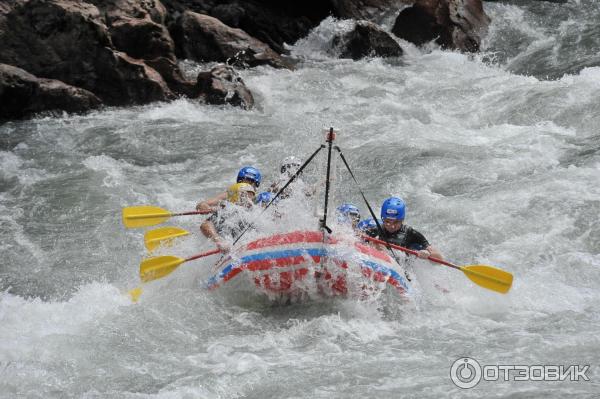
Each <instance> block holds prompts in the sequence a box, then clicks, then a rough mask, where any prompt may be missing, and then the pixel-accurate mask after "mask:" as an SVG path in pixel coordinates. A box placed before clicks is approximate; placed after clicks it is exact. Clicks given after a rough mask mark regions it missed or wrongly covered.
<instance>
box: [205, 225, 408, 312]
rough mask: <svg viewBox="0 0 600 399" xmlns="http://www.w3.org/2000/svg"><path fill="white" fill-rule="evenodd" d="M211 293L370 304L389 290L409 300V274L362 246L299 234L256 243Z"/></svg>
mask: <svg viewBox="0 0 600 399" xmlns="http://www.w3.org/2000/svg"><path fill="white" fill-rule="evenodd" d="M216 270H217V273H216V274H215V275H214V276H212V277H211V278H210V279H209V280H208V289H210V290H219V291H224V292H227V295H228V296H229V295H235V296H236V297H238V298H244V299H253V298H256V297H263V298H264V297H266V298H268V299H270V300H281V299H282V298H283V299H285V300H291V301H293V302H295V301H298V300H303V299H307V298H316V297H338V296H339V297H351V298H360V299H366V298H370V297H374V296H378V295H379V294H381V293H382V292H384V291H391V292H393V293H394V294H395V295H399V296H405V295H406V293H407V291H408V290H409V284H408V281H407V279H406V278H405V275H404V270H402V269H401V268H400V266H399V265H398V264H397V263H396V262H394V260H393V259H392V258H391V257H390V256H389V255H388V254H387V253H385V252H383V251H380V250H377V249H376V248H373V247H371V246H369V245H366V244H364V243H361V242H354V241H349V240H347V239H346V240H340V239H336V238H335V237H331V236H329V237H327V238H326V239H325V242H324V240H323V233H322V232H321V231H294V232H291V233H285V234H277V235H273V236H269V237H265V238H261V239H258V240H255V241H252V242H250V243H248V244H246V245H244V246H243V247H242V248H241V249H239V250H236V251H235V252H234V253H232V254H231V255H230V256H228V257H226V258H225V259H223V260H222V261H221V262H219V263H218V264H217V265H216Z"/></svg>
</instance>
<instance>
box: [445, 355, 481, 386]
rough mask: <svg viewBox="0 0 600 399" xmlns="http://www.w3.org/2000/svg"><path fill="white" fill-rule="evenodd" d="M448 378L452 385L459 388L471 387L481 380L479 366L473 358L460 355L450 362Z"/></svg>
mask: <svg viewBox="0 0 600 399" xmlns="http://www.w3.org/2000/svg"><path fill="white" fill-rule="evenodd" d="M450 378H451V379H452V382H453V383H454V385H456V386H457V387H459V388H462V389H469V388H473V387H474V386H475V385H477V384H479V381H481V366H480V365H479V362H477V360H475V359H471V358H470V357H461V358H460V359H457V360H456V361H455V362H454V363H452V367H450Z"/></svg>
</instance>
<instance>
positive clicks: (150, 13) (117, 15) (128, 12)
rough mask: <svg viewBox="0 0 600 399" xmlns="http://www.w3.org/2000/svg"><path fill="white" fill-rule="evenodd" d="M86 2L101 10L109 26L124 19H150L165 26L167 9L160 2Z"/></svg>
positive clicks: (90, 0) (118, 0)
mask: <svg viewBox="0 0 600 399" xmlns="http://www.w3.org/2000/svg"><path fill="white" fill-rule="evenodd" d="M86 2H87V3H91V4H94V5H95V6H96V7H97V8H98V9H99V10H100V12H101V13H102V15H104V16H105V18H106V24H107V25H108V26H111V25H112V24H113V23H114V22H115V21H118V20H120V19H122V18H135V19H149V20H151V21H152V22H154V23H157V24H160V25H164V24H165V21H166V18H167V9H166V8H165V6H164V5H163V4H162V3H161V2H160V1H159V0H86Z"/></svg>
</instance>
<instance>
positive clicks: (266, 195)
mask: <svg viewBox="0 0 600 399" xmlns="http://www.w3.org/2000/svg"><path fill="white" fill-rule="evenodd" d="M273 197H274V195H273V193H272V192H270V191H263V192H262V193H260V194H258V195H257V196H256V200H255V201H254V202H255V203H257V204H259V205H267V204H268V203H269V202H271V199H273Z"/></svg>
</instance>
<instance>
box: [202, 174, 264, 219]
mask: <svg viewBox="0 0 600 399" xmlns="http://www.w3.org/2000/svg"><path fill="white" fill-rule="evenodd" d="M261 180H262V175H261V174H260V171H259V170H258V169H256V168H255V167H252V166H244V167H243V168H242V169H240V171H239V172H238V175H237V179H236V182H237V183H248V184H250V185H252V186H253V187H254V188H255V189H257V188H258V187H259V186H260V182H261ZM226 199H227V192H224V193H221V194H219V195H216V196H214V197H212V198H210V199H207V200H205V201H201V202H199V203H198V204H197V205H196V210H197V211H216V210H217V207H218V205H219V203H220V202H221V201H224V200H226Z"/></svg>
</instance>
